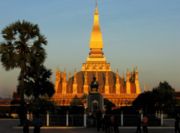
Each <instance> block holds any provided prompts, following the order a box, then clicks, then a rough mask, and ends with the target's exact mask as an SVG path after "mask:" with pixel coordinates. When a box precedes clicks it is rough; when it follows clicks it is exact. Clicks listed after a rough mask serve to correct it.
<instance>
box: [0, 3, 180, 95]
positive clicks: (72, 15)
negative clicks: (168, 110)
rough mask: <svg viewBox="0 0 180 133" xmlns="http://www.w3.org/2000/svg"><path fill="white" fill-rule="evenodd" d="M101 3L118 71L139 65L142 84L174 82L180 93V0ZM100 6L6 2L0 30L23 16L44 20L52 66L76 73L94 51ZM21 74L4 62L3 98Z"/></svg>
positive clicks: (107, 48)
mask: <svg viewBox="0 0 180 133" xmlns="http://www.w3.org/2000/svg"><path fill="white" fill-rule="evenodd" d="M98 6H99V14H100V24H101V30H102V32H103V40H104V53H105V56H106V58H107V61H108V62H110V63H111V68H112V70H114V71H115V70H116V69H119V73H120V75H122V73H125V72H126V69H127V68H128V69H130V70H132V69H133V67H135V66H137V67H138V69H139V80H140V84H141V87H142V88H144V86H145V88H147V89H152V88H153V87H156V86H157V85H158V83H159V82H160V81H168V82H169V84H170V85H171V86H172V87H174V88H175V89H176V90H178V91H180V70H179V68H180V61H179V57H180V37H179V36H180V0H99V1H98ZM94 8H95V0H51V1H50V0H31V1H29V0H1V2H0V31H2V29H3V28H4V27H6V26H8V25H9V24H11V23H13V22H15V21H17V20H27V21H30V22H32V23H35V24H38V25H39V27H40V30H41V33H42V34H44V35H45V36H46V37H47V40H48V45H47V46H46V47H45V49H46V51H47V59H46V62H45V64H46V66H47V67H48V68H50V69H51V70H52V71H53V72H55V70H56V69H57V68H59V69H60V70H64V69H65V68H66V70H67V71H68V72H73V71H74V69H76V70H81V65H82V63H84V62H85V61H86V57H87V56H88V53H89V47H88V46H89V39H90V33H91V29H92V23H93V12H94ZM2 41H3V39H2V37H1V36H0V42H2ZM18 72H19V70H18V69H15V70H12V71H8V72H7V71H5V69H4V68H3V67H2V65H0V73H1V74H0V96H4V97H7V96H11V95H12V91H14V90H15V89H16V85H17V75H18ZM52 80H53V82H54V75H53V77H52Z"/></svg>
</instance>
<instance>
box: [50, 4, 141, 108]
mask: <svg viewBox="0 0 180 133" xmlns="http://www.w3.org/2000/svg"><path fill="white" fill-rule="evenodd" d="M89 48H90V52H89V56H88V57H87V59H86V62H85V63H83V64H82V68H81V71H79V72H76V71H74V74H73V75H68V77H67V73H66V71H60V70H57V71H56V79H55V94H54V96H53V98H52V100H53V101H54V102H56V103H57V104H58V105H64V106H69V105H70V103H71V102H72V100H73V99H74V98H75V97H76V98H81V97H82V96H83V95H84V94H87V95H88V93H89V90H90V83H91V81H92V79H93V77H96V80H97V81H98V83H99V89H98V92H99V93H100V94H101V95H102V96H103V97H104V98H106V99H108V100H109V101H111V102H112V103H114V104H115V105H116V106H118V107H120V106H128V105H131V103H132V101H133V100H134V99H135V98H136V97H137V96H138V95H139V94H140V92H141V89H140V85H139V79H138V70H137V68H136V69H134V70H133V71H132V72H130V71H128V70H127V72H126V79H125V77H124V75H122V76H120V75H119V73H118V70H117V71H116V72H113V71H112V70H111V67H110V63H107V62H106V58H105V56H104V53H103V38H102V32H101V29H100V24H99V12H98V6H97V4H96V8H95V11H94V22H93V28H92V33H91V38H90V44H89Z"/></svg>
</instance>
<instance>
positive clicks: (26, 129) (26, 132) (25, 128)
mask: <svg viewBox="0 0 180 133" xmlns="http://www.w3.org/2000/svg"><path fill="white" fill-rule="evenodd" d="M23 133H29V120H28V119H25V120H24V122H23Z"/></svg>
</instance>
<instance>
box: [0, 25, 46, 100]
mask: <svg viewBox="0 0 180 133" xmlns="http://www.w3.org/2000/svg"><path fill="white" fill-rule="evenodd" d="M2 36H3V38H4V41H3V42H2V43H1V45H0V55H1V62H2V65H3V66H4V68H5V69H6V70H11V69H14V68H20V74H19V78H18V80H19V85H18V86H19V87H18V93H19V95H20V98H21V102H24V90H25V89H24V82H25V79H26V76H27V68H28V67H33V66H32V62H34V63H35V64H42V63H43V62H44V60H45V57H46V53H45V50H44V48H43V47H42V46H43V45H46V44H47V41H46V38H45V37H44V36H43V35H41V34H40V30H39V28H38V25H36V24H31V23H30V22H27V21H22V22H21V21H17V22H15V23H12V24H10V25H9V26H7V27H5V28H4V29H3V30H2Z"/></svg>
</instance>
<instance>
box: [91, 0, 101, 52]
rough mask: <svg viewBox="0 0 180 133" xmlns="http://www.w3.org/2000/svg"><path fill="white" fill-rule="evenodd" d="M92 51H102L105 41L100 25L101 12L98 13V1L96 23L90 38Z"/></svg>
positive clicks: (95, 13) (95, 15)
mask: <svg viewBox="0 0 180 133" xmlns="http://www.w3.org/2000/svg"><path fill="white" fill-rule="evenodd" d="M89 47H90V49H102V48H103V39H102V33H101V29H100V24H99V12H98V5H97V1H96V8H95V11H94V23H93V28H92V33H91V38H90V45H89Z"/></svg>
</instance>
